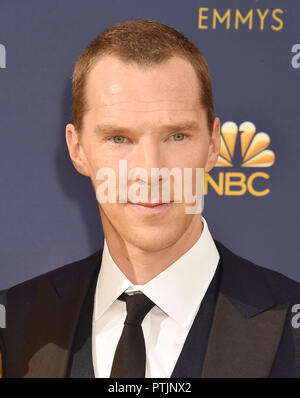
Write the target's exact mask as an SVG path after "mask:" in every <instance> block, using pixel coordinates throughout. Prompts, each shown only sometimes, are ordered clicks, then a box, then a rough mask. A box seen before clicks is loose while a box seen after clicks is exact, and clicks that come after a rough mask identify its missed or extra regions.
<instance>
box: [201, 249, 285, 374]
mask: <svg viewBox="0 0 300 398" xmlns="http://www.w3.org/2000/svg"><path fill="white" fill-rule="evenodd" d="M215 243H216V245H217V248H218V250H219V253H220V255H221V259H222V277H221V286H220V292H219V294H218V299H217V303H216V307H215V311H214V318H213V323H212V327H211V331H210V335H209V339H208V344H207V350H206V355H205V360H204V364H203V368H202V373H201V377H268V376H269V375H270V372H271V368H272V365H273V362H274V359H275V356H276V352H277V349H278V346H279V343H280V340H281V336H282V332H283V328H284V324H285V320H286V315H287V311H288V308H289V303H276V301H275V300H274V299H273V297H272V294H271V291H270V288H269V286H268V284H267V282H266V280H265V278H264V269H263V268H259V267H257V269H256V270H255V271H256V272H253V270H254V268H253V267H256V266H254V265H253V264H250V262H248V261H247V260H245V259H241V258H240V257H239V256H236V255H234V254H233V253H231V252H230V251H229V250H228V249H227V248H225V247H224V246H223V245H222V244H220V243H219V242H216V241H215Z"/></svg>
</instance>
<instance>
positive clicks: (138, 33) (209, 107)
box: [72, 19, 214, 134]
mask: <svg viewBox="0 0 300 398" xmlns="http://www.w3.org/2000/svg"><path fill="white" fill-rule="evenodd" d="M103 55H114V56H116V57H117V58H118V59H120V60H121V61H123V62H124V63H136V64H137V65H139V66H149V67H150V66H152V65H157V64H160V63H163V62H165V61H167V60H168V59H170V58H171V57H172V56H176V55H177V56H180V57H182V58H185V59H186V60H188V61H189V62H190V63H191V64H192V66H193V67H194V70H195V72H196V75H197V78H198V81H199V101H200V103H201V105H202V106H203V107H204V109H205V111H206V116H207V125H208V128H209V130H210V134H211V132H212V129H213V122H214V105H213V95H212V86H211V81H210V75H209V71H208V67H207V63H206V60H205V58H204V56H203V55H202V54H201V52H200V51H199V49H198V48H197V47H196V46H195V45H194V44H192V43H191V42H190V41H189V40H188V39H187V38H186V37H185V36H184V35H183V34H182V33H180V32H178V31H177V30H175V29H173V28H171V27H169V26H167V25H164V24H161V23H158V22H155V21H153V20H151V19H137V20H130V21H125V22H122V23H119V24H116V25H113V26H111V27H109V28H107V29H106V30H104V31H103V32H102V33H101V34H100V35H99V36H98V37H96V39H94V40H93V41H92V42H91V43H90V44H89V45H88V46H87V47H86V48H85V49H84V50H83V52H82V53H81V54H80V55H79V57H78V58H77V61H76V64H75V67H74V72H73V77H72V93H73V105H72V116H73V120H74V125H75V128H76V130H77V131H78V132H80V131H81V129H82V121H83V117H84V114H85V113H86V112H87V110H88V106H87V99H86V93H85V91H86V83H87V78H88V75H89V73H90V71H91V70H92V68H93V67H94V66H95V64H96V62H97V61H98V59H99V58H100V57H101V56H103Z"/></svg>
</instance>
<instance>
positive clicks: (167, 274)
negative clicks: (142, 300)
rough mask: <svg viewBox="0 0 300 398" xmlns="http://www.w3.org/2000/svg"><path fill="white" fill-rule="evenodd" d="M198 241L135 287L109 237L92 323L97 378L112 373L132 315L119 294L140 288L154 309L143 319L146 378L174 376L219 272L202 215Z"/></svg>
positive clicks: (209, 235) (213, 245)
mask: <svg viewBox="0 0 300 398" xmlns="http://www.w3.org/2000/svg"><path fill="white" fill-rule="evenodd" d="M202 222H203V230H202V233H201V236H200V238H199V239H198V241H197V242H196V243H195V244H194V245H193V246H192V247H191V248H190V249H189V250H188V251H187V252H186V253H185V254H184V255H183V256H181V257H180V258H179V259H178V260H176V261H175V262H174V263H173V264H171V265H170V266H169V267H168V268H167V269H165V270H164V271H163V272H161V273H160V274H158V275H157V276H156V277H154V278H153V279H151V280H150V281H149V282H147V283H146V284H144V285H132V283H131V282H130V281H129V280H128V279H127V278H126V276H125V275H124V274H123V273H122V272H121V270H120V269H119V267H118V266H117V265H116V264H115V262H114V261H113V259H112V258H111V255H110V253H109V250H108V247H107V244H106V241H104V248H103V256H102V263H101V268H100V272H99V276H98V281H97V286H96V291H95V299H94V313H93V325H92V353H93V366H94V373H95V377H109V376H110V371H111V367H112V362H113V358H114V355H115V350H116V347H117V344H118V341H119V339H120V336H121V333H122V330H123V326H124V320H125V318H126V303H125V302H124V301H121V300H118V297H119V296H120V295H121V294H122V293H123V292H124V291H126V293H130V292H132V291H136V290H139V291H141V292H142V293H144V294H145V295H146V296H147V297H149V298H150V299H151V300H152V301H153V302H154V303H155V305H154V307H153V308H152V309H151V310H150V311H149V312H148V314H147V315H146V316H145V318H144V320H143V322H142V329H143V333H144V338H145V346H146V373H145V377H153V378H157V377H166V378H169V377H170V376H171V374H172V372H173V369H174V367H175V365H176V362H177V360H178V357H179V354H180V352H181V350H182V347H183V344H184V342H185V340H186V337H187V335H188V332H189V330H190V328H191V326H192V323H193V321H194V318H195V316H196V314H197V312H198V310H199V307H200V304H201V301H202V299H203V297H204V295H205V293H206V291H207V288H208V286H209V284H210V282H211V280H212V278H213V276H214V273H215V271H216V267H217V264H218V262H219V258H220V256H219V253H218V250H217V248H216V246H215V243H214V240H213V238H212V236H211V234H210V232H209V229H208V226H207V223H206V220H205V219H204V218H203V216H202Z"/></svg>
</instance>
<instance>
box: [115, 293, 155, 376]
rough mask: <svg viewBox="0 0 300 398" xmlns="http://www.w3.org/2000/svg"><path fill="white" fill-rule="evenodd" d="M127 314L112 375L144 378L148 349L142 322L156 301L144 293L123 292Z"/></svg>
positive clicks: (121, 297)
mask: <svg viewBox="0 0 300 398" xmlns="http://www.w3.org/2000/svg"><path fill="white" fill-rule="evenodd" d="M119 299H120V300H123V301H126V310H127V316H126V319H125V322H124V327H123V331H122V334H121V337H120V340H119V342H118V345H117V348H116V352H115V356H114V360H113V364H112V368H111V373H110V377H128V378H136V377H138V378H143V377H145V370H146V349H145V340H144V335H143V329H142V326H141V324H142V322H143V319H144V318H145V316H146V314H147V313H148V312H149V311H150V310H151V308H152V307H153V306H154V303H153V302H152V301H151V300H150V299H149V298H148V297H147V296H145V295H144V294H143V293H139V294H132V295H128V294H126V293H123V294H122V295H121V296H120V297H119Z"/></svg>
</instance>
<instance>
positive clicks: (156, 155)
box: [130, 137, 165, 186]
mask: <svg viewBox="0 0 300 398" xmlns="http://www.w3.org/2000/svg"><path fill="white" fill-rule="evenodd" d="M164 160H165V157H164V153H163V150H162V147H161V143H160V142H159V141H158V140H157V139H155V138H154V137H143V139H141V140H140V141H139V142H138V143H137V144H136V150H135V153H134V159H133V162H131V165H130V167H132V168H138V167H140V168H143V169H144V170H145V171H146V175H147V177H148V185H149V186H150V184H151V169H153V168H158V169H159V168H161V167H165V165H164ZM141 179H142V178H141ZM159 179H160V180H161V176H160V178H159Z"/></svg>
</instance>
